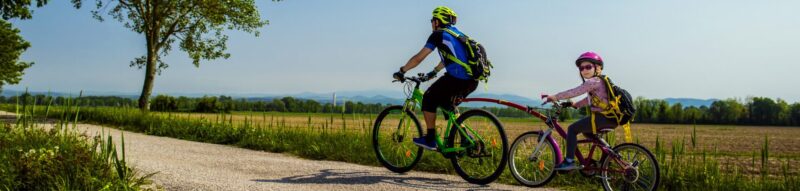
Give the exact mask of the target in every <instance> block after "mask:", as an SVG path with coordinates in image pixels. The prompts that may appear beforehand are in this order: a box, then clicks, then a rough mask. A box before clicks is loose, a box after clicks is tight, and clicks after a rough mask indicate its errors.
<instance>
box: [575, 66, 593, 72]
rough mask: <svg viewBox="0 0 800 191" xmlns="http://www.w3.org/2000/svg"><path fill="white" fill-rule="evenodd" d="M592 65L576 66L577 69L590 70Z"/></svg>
mask: <svg viewBox="0 0 800 191" xmlns="http://www.w3.org/2000/svg"><path fill="white" fill-rule="evenodd" d="M592 68H594V65H586V66H578V71H584V70H591V69H592Z"/></svg>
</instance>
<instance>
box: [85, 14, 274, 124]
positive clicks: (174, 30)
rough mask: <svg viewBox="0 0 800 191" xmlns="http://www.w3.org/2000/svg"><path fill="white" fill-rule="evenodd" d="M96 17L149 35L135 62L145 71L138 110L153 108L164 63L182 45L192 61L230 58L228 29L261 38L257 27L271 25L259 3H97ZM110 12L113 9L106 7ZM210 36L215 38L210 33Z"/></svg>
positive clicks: (132, 65) (196, 65) (181, 47)
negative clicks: (153, 94)
mask: <svg viewBox="0 0 800 191" xmlns="http://www.w3.org/2000/svg"><path fill="white" fill-rule="evenodd" d="M96 5H97V6H96V8H95V9H94V10H92V13H93V15H94V17H95V18H96V19H97V20H99V21H101V22H102V21H103V20H104V19H103V16H102V15H103V12H105V11H106V10H107V14H108V15H109V16H111V17H112V18H114V19H115V20H117V21H119V22H121V23H124V26H125V27H126V28H129V29H131V30H133V31H134V32H137V33H140V34H144V38H145V43H146V53H145V55H143V56H141V57H138V58H135V59H134V60H133V61H131V63H130V66H131V67H137V68H139V69H144V70H145V78H144V84H143V86H142V93H141V95H140V96H139V108H140V109H142V110H143V111H147V110H149V107H150V106H149V102H148V101H149V99H148V98H149V97H150V94H151V92H152V89H153V83H154V80H155V76H156V74H160V73H161V70H163V69H165V68H167V66H168V65H167V64H166V63H164V62H163V61H161V57H163V56H166V55H167V54H169V52H170V51H171V50H172V45H173V43H174V42H176V41H178V43H179V47H180V49H181V51H185V52H186V53H188V54H189V57H190V58H191V59H192V63H193V64H194V65H195V67H199V66H200V60H201V59H202V60H214V59H218V58H224V59H227V58H229V57H230V54H229V53H225V50H226V49H227V45H226V42H227V41H228V36H227V35H225V34H223V33H222V32H223V30H241V31H244V32H247V33H251V34H254V35H255V36H258V35H259V32H258V31H256V29H258V28H260V27H262V26H264V25H265V24H267V21H262V20H261V18H260V17H259V13H258V10H257V9H256V6H255V2H254V0H225V1H218V0H96ZM107 8H110V9H107ZM208 33H211V34H213V35H208Z"/></svg>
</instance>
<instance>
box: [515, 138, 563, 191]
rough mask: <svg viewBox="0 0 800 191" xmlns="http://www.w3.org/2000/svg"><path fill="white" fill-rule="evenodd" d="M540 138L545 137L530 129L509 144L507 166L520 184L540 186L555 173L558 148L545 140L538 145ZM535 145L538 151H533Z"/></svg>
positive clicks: (551, 178) (548, 180)
mask: <svg viewBox="0 0 800 191" xmlns="http://www.w3.org/2000/svg"><path fill="white" fill-rule="evenodd" d="M540 139H545V138H544V137H542V135H541V134H540V133H539V132H536V131H531V132H527V133H524V134H522V135H520V136H519V137H517V139H516V140H514V143H513V144H511V151H510V153H509V158H508V160H509V161H508V167H509V169H510V170H511V175H513V176H514V179H517V182H519V183H520V184H522V185H525V186H530V187H540V186H543V185H545V184H547V183H548V182H550V180H553V177H555V175H556V173H555V172H556V171H555V166H556V163H558V162H557V161H556V160H558V159H557V158H558V156H557V155H556V149H558V148H556V146H555V145H553V144H551V143H550V142H549V141H546V140H545V141H544V142H541V145H540V144H539V143H540V142H539V140H540ZM537 146H539V151H538V152H536V153H533V152H534V150H535V149H536V147H537Z"/></svg>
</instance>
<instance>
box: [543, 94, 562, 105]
mask: <svg viewBox="0 0 800 191" xmlns="http://www.w3.org/2000/svg"><path fill="white" fill-rule="evenodd" d="M542 99H544V102H545V103H547V102H556V101H558V100H556V97H555V96H552V95H547V94H542Z"/></svg>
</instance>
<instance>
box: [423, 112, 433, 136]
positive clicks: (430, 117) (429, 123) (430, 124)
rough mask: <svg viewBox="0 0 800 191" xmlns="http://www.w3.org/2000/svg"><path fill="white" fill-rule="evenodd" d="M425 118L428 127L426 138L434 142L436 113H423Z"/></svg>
mask: <svg viewBox="0 0 800 191" xmlns="http://www.w3.org/2000/svg"><path fill="white" fill-rule="evenodd" d="M422 114H423V116H424V117H425V126H426V127H428V131H427V132H426V134H425V135H426V136H425V138H427V139H428V140H429V141H431V140H434V139H435V138H436V137H435V136H436V112H435V111H434V112H430V111H423V112H422Z"/></svg>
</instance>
